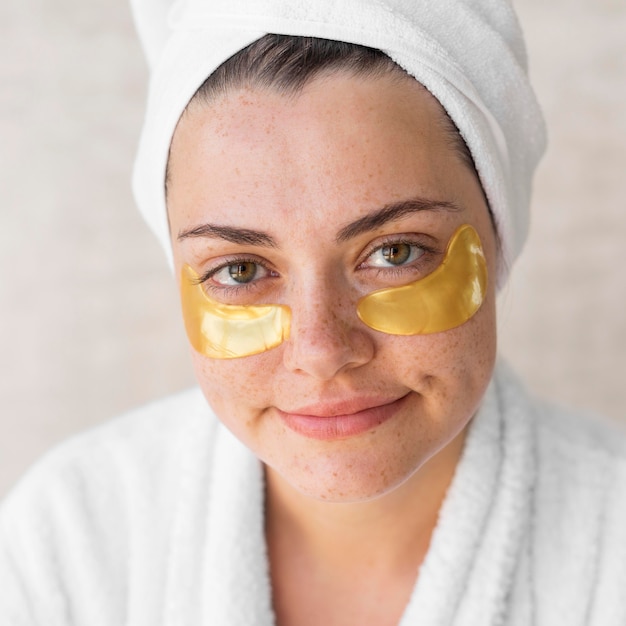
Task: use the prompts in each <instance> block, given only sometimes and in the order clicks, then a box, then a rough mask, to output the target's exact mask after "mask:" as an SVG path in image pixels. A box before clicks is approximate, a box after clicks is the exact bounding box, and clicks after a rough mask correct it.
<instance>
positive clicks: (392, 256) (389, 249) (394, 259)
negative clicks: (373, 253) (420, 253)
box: [380, 243, 411, 265]
mask: <svg viewBox="0 0 626 626" xmlns="http://www.w3.org/2000/svg"><path fill="white" fill-rule="evenodd" d="M380 253H381V254H382V257H383V259H385V261H387V263H390V264H391V265H402V264H403V263H406V262H407V261H408V260H409V259H410V258H411V246H410V245H409V244H408V243H394V244H392V245H389V246H383V247H382V248H381V249H380Z"/></svg>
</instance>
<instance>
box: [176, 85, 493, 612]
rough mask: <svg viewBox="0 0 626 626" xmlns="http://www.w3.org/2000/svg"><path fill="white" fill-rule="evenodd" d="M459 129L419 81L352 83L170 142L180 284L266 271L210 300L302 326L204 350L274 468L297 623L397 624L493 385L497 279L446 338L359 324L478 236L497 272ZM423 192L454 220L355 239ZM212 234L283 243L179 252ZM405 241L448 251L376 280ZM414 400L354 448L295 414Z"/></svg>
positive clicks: (262, 97) (262, 98) (413, 217)
mask: <svg viewBox="0 0 626 626" xmlns="http://www.w3.org/2000/svg"><path fill="white" fill-rule="evenodd" d="M443 115H444V113H443V112H442V110H441V108H440V105H439V104H438V103H437V102H436V100H435V99H434V98H433V97H432V96H431V95H430V94H429V93H428V92H427V91H426V90H424V89H423V88H422V87H421V86H420V85H418V84H417V83H416V82H415V81H413V80H412V79H409V78H397V77H393V76H382V77H377V78H372V77H370V78H364V77H353V76H349V75H346V74H334V75H329V76H323V77H320V78H316V79H315V80H314V81H313V82H311V83H310V84H308V85H307V86H306V87H305V89H304V90H303V91H302V93H300V94H298V95H296V96H293V95H291V96H289V97H287V96H283V95H280V94H278V93H275V92H271V91H264V90H262V89H247V90H238V91H233V92H232V93H229V94H227V95H225V96H222V97H220V98H219V99H218V100H216V101H215V102H214V103H212V104H210V105H195V104H194V105H192V106H191V107H190V108H189V109H188V111H187V112H186V113H185V114H184V116H183V117H182V118H181V121H180V123H179V125H178V128H177V131H176V134H175V137H174V140H173V143H172V148H171V155H170V164H169V175H170V178H169V184H168V210H169V218H170V226H171V232H172V243H173V248H174V257H175V263H176V271H177V275H180V270H181V267H182V265H183V264H185V263H187V264H189V265H190V266H191V267H192V268H193V269H194V270H195V271H196V272H197V273H199V274H203V273H206V272H207V271H208V270H209V269H211V268H215V267H218V266H220V265H223V264H224V263H234V262H235V261H236V260H246V261H248V262H250V261H251V260H254V261H258V262H260V263H263V264H265V265H266V266H267V268H268V270H267V271H265V272H261V274H260V278H258V279H257V280H255V281H254V282H253V283H250V284H249V285H248V288H246V289H245V290H240V291H238V292H237V293H233V292H232V291H231V292H228V291H225V290H224V289H223V285H220V284H218V282H216V276H214V277H213V278H212V279H209V280H208V282H207V289H208V292H209V293H210V295H211V297H213V298H216V299H221V300H223V301H224V302H227V303H233V304H261V303H278V304H286V305H288V306H289V307H290V308H291V311H292V325H291V334H290V337H289V339H288V340H287V341H286V342H284V343H283V344H282V345H281V346H279V347H278V348H274V349H272V350H270V351H267V352H264V353H262V354H258V355H254V356H249V357H244V358H239V359H232V360H213V359H209V358H207V357H203V356H201V355H199V354H198V353H195V352H192V354H193V364H194V368H195V371H196V375H197V377H198V380H199V383H200V386H201V387H202V389H203V392H204V394H205V396H206V398H207V400H208V402H209V404H210V405H211V406H212V408H213V409H214V411H215V412H216V414H217V415H218V416H219V417H220V419H221V420H222V421H223V422H224V423H225V424H226V426H227V427H228V428H229V429H230V430H231V431H232V432H233V433H234V434H235V435H236V436H237V437H238V438H239V439H240V440H241V441H242V442H243V443H244V444H245V445H247V446H248V447H249V448H251V449H252V450H253V451H254V452H255V453H256V454H257V456H258V457H259V458H260V459H261V460H262V461H263V462H264V463H265V464H266V466H267V471H266V476H267V536H268V546H269V552H270V561H271V566H272V581H273V584H274V594H275V598H274V603H275V608H276V612H277V616H278V621H279V623H280V624H288V623H294V622H296V621H297V622H298V623H299V624H307V623H309V622H308V621H307V619H305V617H304V616H305V615H306V616H308V619H310V620H311V622H310V623H327V624H341V623H352V624H354V623H359V622H358V620H361V619H362V618H363V619H365V621H366V622H367V623H370V624H374V623H390V624H392V623H397V620H398V619H399V617H400V615H401V612H402V608H403V607H404V605H405V604H406V601H407V600H408V595H409V594H410V590H411V588H412V586H413V584H414V582H415V576H416V572H417V566H418V565H419V563H420V562H421V560H422V559H423V556H424V554H425V552H426V550H427V547H428V542H429V540H430V535H431V533H432V529H433V527H434V525H435V523H436V518H437V512H438V510H439V507H440V505H441V502H442V499H443V497H444V495H445V490H446V489H447V487H448V485H449V483H450V481H451V479H452V476H453V473H454V469H455V467H456V463H457V462H458V459H459V456H460V454H461V452H462V446H463V441H464V436H465V432H466V427H467V425H468V423H469V421H470V420H471V418H472V416H473V415H474V413H475V411H476V409H477V407H478V406H479V404H480V400H481V398H482V396H483V394H484V391H485V389H486V386H487V384H488V381H489V379H490V377H491V374H492V370H493V365H494V358H495V348H496V337H495V327H496V325H495V294H494V284H493V280H490V281H489V284H488V288H487V294H486V299H485V302H484V303H483V306H482V307H481V309H480V310H479V311H478V312H477V314H476V315H475V316H474V317H473V318H472V319H470V320H469V321H468V322H467V323H465V324H463V325H462V326H460V327H458V328H456V329H453V330H450V331H446V332H443V333H436V334H433V335H416V336H393V335H388V334H385V333H381V332H377V331H375V330H372V329H370V328H368V327H367V326H365V325H364V324H363V323H362V322H360V321H359V319H358V317H357V315H356V302H357V301H358V299H359V298H360V297H361V296H363V295H365V294H367V293H370V292H371V291H373V290H375V289H380V288H383V287H388V286H396V285H401V284H405V283H408V282H411V281H413V280H416V279H418V278H419V277H422V276H425V275H427V274H428V273H430V272H432V271H433V270H434V269H435V268H436V267H437V266H438V264H439V263H440V262H441V259H442V257H443V253H444V251H445V247H446V244H447V242H448V240H449V239H450V237H451V235H452V233H453V232H454V231H455V230H456V228H458V227H459V226H460V225H462V224H471V225H472V226H473V227H474V228H475V229H476V230H477V232H478V234H479V236H480V238H481V240H482V243H483V248H484V251H485V256H486V259H487V265H488V271H489V276H490V277H493V276H495V257H496V252H495V251H496V243H495V236H494V233H493V229H492V225H491V221H490V219H489V214H488V210H487V206H486V203H485V199H484V196H483V193H482V190H481V188H480V185H479V183H478V181H477V179H476V177H475V175H474V174H473V173H472V172H471V171H470V170H469V168H468V167H467V166H466V165H465V164H463V163H462V161H461V159H460V158H459V156H458V153H457V152H456V151H455V150H454V149H453V148H452V147H451V144H450V140H449V137H448V136H447V135H446V134H445V133H444V132H443V131H442V127H443V124H442V119H443V117H442V116H443ZM416 197H419V198H422V199H428V200H436V201H444V202H447V203H450V204H451V205H454V206H455V207H456V209H455V210H450V209H434V210H422V211H413V212H410V213H406V214H404V215H403V216H401V217H399V218H398V219H395V220H392V221H389V222H387V223H385V224H383V225H380V226H378V227H376V228H374V229H372V230H368V231H366V232H362V233H359V234H357V235H356V236H354V237H351V238H348V239H346V240H340V241H338V240H337V236H338V233H339V232H340V231H341V230H342V229H343V228H344V227H345V226H346V225H347V224H349V223H352V222H355V221H356V220H358V219H359V218H361V217H363V216H364V215H366V214H369V213H371V212H374V211H378V210H380V209H381V208H382V207H385V206H388V205H390V204H392V203H399V202H403V201H406V200H410V199H414V198H416ZM205 223H211V224H214V225H219V226H222V227H223V226H228V227H235V228H240V229H252V230H255V231H263V232H264V233H266V234H267V235H269V236H270V237H271V238H272V240H273V243H274V245H273V246H271V247H270V246H263V245H258V244H254V243H241V242H238V243H236V242H233V241H227V240H225V239H224V238H221V237H216V236H187V237H183V238H182V239H181V238H179V234H180V233H184V232H187V233H189V232H190V231H193V229H197V227H198V226H200V225H202V224H205ZM195 232H196V234H197V232H198V231H197V230H196V231H195ZM205 234H206V233H205ZM389 236H391V240H392V241H406V240H411V241H413V240H418V241H419V242H426V243H427V244H428V246H429V248H430V250H429V251H428V252H426V253H425V254H424V255H423V256H421V257H420V258H419V259H418V261H416V262H414V263H412V264H410V265H409V266H403V269H402V270H400V271H397V270H396V269H393V268H391V269H390V268H389V267H383V268H381V267H378V266H376V265H375V261H377V260H379V259H380V254H378V255H376V254H374V255H372V249H373V248H376V246H380V245H382V244H384V243H388V242H389V238H390V237H389ZM394 237H395V239H394ZM258 275H259V274H257V276H258ZM222 276H224V272H221V273H220V274H219V275H218V277H222ZM400 398H403V400H402V401H401V402H400V403H398V406H397V408H396V409H394V411H393V415H392V417H391V418H389V419H387V420H386V421H384V422H383V423H381V424H380V425H378V426H375V427H373V428H370V429H369V430H367V431H366V432H362V433H359V434H357V435H354V436H341V431H339V432H337V431H336V430H332V428H330V427H329V428H330V430H331V432H330V434H329V436H328V437H325V438H321V439H319V438H311V437H307V436H303V435H302V434H300V433H298V432H295V431H294V430H293V429H292V428H289V427H287V426H286V423H285V420H284V419H283V418H281V413H280V411H283V412H286V413H323V414H327V413H331V414H337V413H350V412H352V411H351V407H352V408H354V407H361V406H362V405H363V404H365V405H367V406H373V405H379V404H384V403H388V402H391V401H395V400H398V399H400ZM394 406H396V405H394ZM303 409H304V410H303ZM391 528H393V532H390V529H391ZM357 572H358V577H357V578H356V579H355V575H356V573H357ZM355 580H358V581H359V583H358V584H355ZM348 581H349V582H350V584H349V585H347V582H348ZM303 590H306V591H303ZM350 594H353V595H354V597H352V596H350ZM381 597H384V598H385V603H382V604H383V608H381V606H380V605H381V602H380V600H381ZM334 598H335V599H336V600H337V601H336V602H335V601H334V600H333V599H334ZM342 599H343V600H342ZM307 607H308V610H307ZM298 611H299V612H298ZM324 611H327V613H326V612H324ZM320 620H324V621H320ZM394 620H395V621H394ZM363 623H364V622H363Z"/></svg>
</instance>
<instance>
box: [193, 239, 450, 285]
mask: <svg viewBox="0 0 626 626" xmlns="http://www.w3.org/2000/svg"><path fill="white" fill-rule="evenodd" d="M392 245H407V246H411V247H416V248H419V249H420V250H422V251H423V252H422V254H421V255H420V256H419V257H418V258H417V259H415V260H414V261H412V262H410V263H408V264H406V265H397V266H393V265H389V266H386V267H365V263H366V261H367V259H369V258H370V257H371V256H372V255H373V254H374V253H375V252H378V251H379V250H382V248H385V247H386V246H392ZM437 254H438V250H437V249H436V248H434V247H432V246H430V245H427V244H425V243H424V242H423V241H419V240H417V238H410V237H401V238H400V239H398V238H397V237H389V238H388V239H387V240H384V241H382V242H380V241H379V242H377V243H376V244H375V245H374V246H372V248H370V249H369V250H367V252H366V253H365V254H364V255H363V260H362V261H361V262H360V263H358V265H357V269H361V270H363V271H372V272H375V274H376V276H377V277H379V276H380V277H385V276H386V277H399V276H403V275H406V274H407V273H408V272H411V273H412V272H416V271H417V270H419V269H420V268H421V267H422V266H423V265H424V264H425V263H427V262H428V260H430V259H432V257H433V256H434V255H437ZM242 263H254V264H255V265H258V266H259V267H260V268H262V269H263V270H264V271H265V272H267V273H268V274H269V275H270V276H271V275H272V273H274V275H276V272H275V270H272V269H271V268H270V267H268V265H267V264H266V263H263V262H262V261H261V260H260V259H258V258H257V257H254V256H241V257H233V258H231V259H228V260H226V261H225V262H223V263H221V264H220V265H218V266H217V267H212V268H210V269H209V270H207V271H206V272H204V273H203V274H202V275H200V276H199V277H198V278H197V279H195V280H194V284H196V285H203V287H204V289H206V290H207V291H208V292H214V293H220V294H229V295H233V296H237V295H243V294H245V293H247V292H249V291H252V290H254V289H256V288H257V287H258V283H259V282H260V281H259V280H252V281H250V282H248V283H239V284H237V285H216V284H211V282H210V281H211V278H212V277H213V276H215V275H216V274H217V273H219V272H220V271H221V270H223V269H225V268H227V267H231V266H233V265H237V264H242Z"/></svg>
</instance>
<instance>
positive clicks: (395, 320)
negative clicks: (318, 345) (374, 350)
mask: <svg viewBox="0 0 626 626" xmlns="http://www.w3.org/2000/svg"><path fill="white" fill-rule="evenodd" d="M486 290H487V264H486V262H485V255H484V253H483V249H482V245H481V242H480V238H479V236H478V233H477V232H476V231H475V230H474V229H473V228H472V227H471V226H469V225H468V224H465V225H464V226H460V227H459V228H458V229H457V230H456V231H455V233H454V234H453V235H452V237H451V239H450V242H449V243H448V247H447V249H446V254H445V257H444V259H443V262H442V263H441V265H440V266H439V267H438V268H437V269H436V270H435V271H434V272H432V273H430V274H428V276H426V277H425V278H421V279H420V280H418V281H415V282H413V283H411V284H409V285H403V286H402V287H389V288H386V289H380V290H378V291H374V292H372V293H370V294H368V295H366V296H363V297H362V298H361V299H360V300H359V302H358V303H357V315H358V316H359V318H360V319H361V320H362V321H363V322H364V323H365V324H367V325H368V326H369V327H370V328H373V329H374V330H379V331H381V332H383V333H388V334H390V335H428V334H431V333H440V332H443V331H445V330H451V329H452V328H456V327H457V326H460V325H461V324H464V323H465V322H467V320H469V319H470V318H471V317H473V316H474V314H475V313H476V312H477V311H478V309H480V307H481V305H482V303H483V300H484V299H485V292H486Z"/></svg>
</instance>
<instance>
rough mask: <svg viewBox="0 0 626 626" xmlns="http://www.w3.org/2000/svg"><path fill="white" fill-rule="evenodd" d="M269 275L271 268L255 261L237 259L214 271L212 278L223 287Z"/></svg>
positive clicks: (242, 283) (249, 281)
mask: <svg viewBox="0 0 626 626" xmlns="http://www.w3.org/2000/svg"><path fill="white" fill-rule="evenodd" d="M268 275H269V270H267V269H266V268H265V267H263V266H262V265H261V264H259V263H255V262H254V261H237V262H235V263H229V264H228V265H223V266H222V267H220V268H218V269H217V270H215V271H213V272H212V273H211V275H210V279H211V281H212V282H213V283H216V284H218V285H220V286H223V287H230V286H237V285H245V284H247V283H251V282H252V281H254V280H258V279H260V278H264V277H266V276H268Z"/></svg>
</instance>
